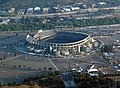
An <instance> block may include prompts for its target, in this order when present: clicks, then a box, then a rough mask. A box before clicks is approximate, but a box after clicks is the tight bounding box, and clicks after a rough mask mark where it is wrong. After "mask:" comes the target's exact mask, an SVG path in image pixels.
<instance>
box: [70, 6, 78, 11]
mask: <svg viewBox="0 0 120 88" xmlns="http://www.w3.org/2000/svg"><path fill="white" fill-rule="evenodd" d="M71 10H72V11H74V10H80V7H71Z"/></svg>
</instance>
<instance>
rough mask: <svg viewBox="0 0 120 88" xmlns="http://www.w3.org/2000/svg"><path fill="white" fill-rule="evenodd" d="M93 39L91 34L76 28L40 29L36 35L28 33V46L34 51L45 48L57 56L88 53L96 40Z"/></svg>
mask: <svg viewBox="0 0 120 88" xmlns="http://www.w3.org/2000/svg"><path fill="white" fill-rule="evenodd" d="M93 40H94V39H93V38H91V37H90V35H88V34H86V33H82V32H80V31H74V30H47V31H38V33H36V34H35V35H34V36H30V35H27V37H26V41H27V47H29V49H30V50H32V52H34V50H41V51H42V50H45V52H46V53H49V54H53V55H55V56H60V55H69V54H79V53H81V52H86V53H88V52H90V51H91V49H93V47H94V46H92V45H94V42H96V41H95V40H94V41H93ZM95 47H97V44H96V46H95Z"/></svg>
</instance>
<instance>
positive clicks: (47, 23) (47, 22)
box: [0, 17, 120, 31]
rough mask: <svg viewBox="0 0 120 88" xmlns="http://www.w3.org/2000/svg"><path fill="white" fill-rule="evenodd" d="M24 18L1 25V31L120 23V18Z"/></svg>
mask: <svg viewBox="0 0 120 88" xmlns="http://www.w3.org/2000/svg"><path fill="white" fill-rule="evenodd" d="M61 19H62V18H60V17H52V18H44V19H43V18H22V19H21V20H20V21H19V22H10V23H8V24H7V25H6V24H3V25H0V31H19V30H40V29H44V30H48V29H53V28H55V26H66V25H68V26H71V25H72V26H74V27H84V26H97V25H111V24H120V18H104V19H83V20H76V19H75V18H72V19H69V18H63V19H62V20H61Z"/></svg>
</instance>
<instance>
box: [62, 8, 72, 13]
mask: <svg viewBox="0 0 120 88" xmlns="http://www.w3.org/2000/svg"><path fill="white" fill-rule="evenodd" d="M63 10H64V11H65V12H70V11H71V9H69V8H63Z"/></svg>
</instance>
